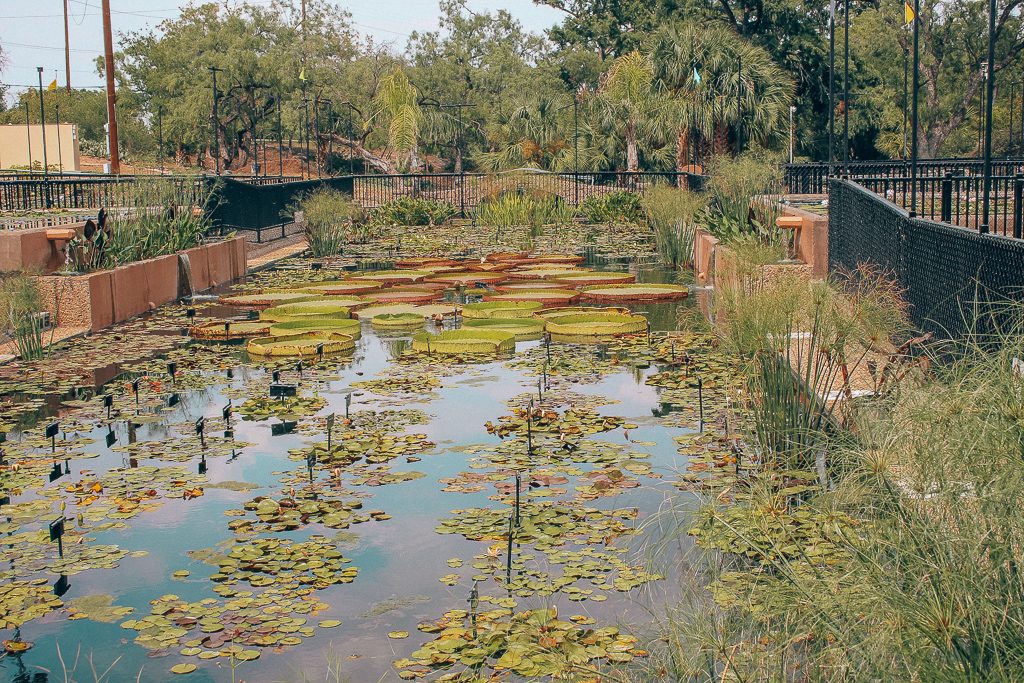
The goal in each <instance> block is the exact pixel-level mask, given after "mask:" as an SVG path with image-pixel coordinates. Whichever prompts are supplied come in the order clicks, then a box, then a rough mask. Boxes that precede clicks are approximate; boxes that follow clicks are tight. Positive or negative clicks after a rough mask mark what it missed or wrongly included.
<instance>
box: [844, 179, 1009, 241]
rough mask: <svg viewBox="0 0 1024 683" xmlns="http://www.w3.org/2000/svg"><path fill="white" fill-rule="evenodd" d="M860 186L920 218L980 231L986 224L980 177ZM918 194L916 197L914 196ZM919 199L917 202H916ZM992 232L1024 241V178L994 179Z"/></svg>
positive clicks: (867, 181) (880, 181) (866, 182)
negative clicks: (1023, 235)
mask: <svg viewBox="0 0 1024 683" xmlns="http://www.w3.org/2000/svg"><path fill="white" fill-rule="evenodd" d="M856 182H857V184H859V185H861V186H862V187H865V188H867V189H868V190H871V191H872V192H874V193H875V194H878V195H881V196H882V197H885V198H886V199H888V200H889V201H891V202H893V203H894V204H896V205H898V206H900V207H902V208H903V209H906V210H907V211H910V210H911V209H912V208H913V209H914V210H915V212H916V214H917V216H919V217H921V218H928V219H931V220H936V221H940V222H943V223H949V224H952V225H957V226H960V227H963V228H971V229H974V230H980V228H981V226H982V224H983V223H984V222H985V220H984V219H985V216H984V194H985V178H984V177H983V176H978V175H968V176H964V175H953V174H952V173H946V174H945V175H944V176H939V177H935V176H929V177H922V178H918V179H917V182H916V183H914V186H913V189H912V187H911V181H910V178H901V177H881V178H870V177H869V178H857V179H856ZM915 194H916V197H915V196H914V195H915ZM915 199H916V201H914V200H915ZM987 227H988V232H991V233H992V234H997V235H1003V236H1006V237H1014V238H1017V239H1021V237H1022V228H1024V175H1020V174H1017V175H1012V176H1007V175H1000V176H993V177H992V185H991V189H990V193H989V217H988V224H987Z"/></svg>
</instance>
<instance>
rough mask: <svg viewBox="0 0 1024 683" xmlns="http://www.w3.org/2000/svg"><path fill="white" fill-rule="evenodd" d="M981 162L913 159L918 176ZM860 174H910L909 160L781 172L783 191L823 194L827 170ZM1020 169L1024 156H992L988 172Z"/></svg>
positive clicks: (971, 170)
mask: <svg viewBox="0 0 1024 683" xmlns="http://www.w3.org/2000/svg"><path fill="white" fill-rule="evenodd" d="M983 168H984V162H983V161H982V160H981V159H926V160H921V161H918V162H917V175H918V177H919V178H942V177H944V176H945V175H947V174H952V175H953V176H961V177H969V176H978V177H980V176H981V175H982V171H983ZM830 169H831V173H832V175H840V176H841V175H846V176H847V177H850V178H854V179H856V180H858V181H859V180H860V179H861V178H876V179H879V178H888V179H895V178H910V162H909V161H902V160H895V161H893V160H889V161H851V162H850V163H849V164H848V165H847V167H846V168H845V169H844V168H843V165H842V163H835V164H832V165H831V166H830V165H829V164H828V163H827V162H820V161H816V162H812V163H805V164H787V165H786V169H785V173H784V176H783V182H784V184H785V186H786V191H787V192H789V193H790V194H826V193H827V192H828V178H829V173H830ZM1022 171H1024V159H1019V158H1018V159H993V160H992V175H995V176H1006V177H1012V176H1014V175H1016V174H1017V173H1021V172H1022Z"/></svg>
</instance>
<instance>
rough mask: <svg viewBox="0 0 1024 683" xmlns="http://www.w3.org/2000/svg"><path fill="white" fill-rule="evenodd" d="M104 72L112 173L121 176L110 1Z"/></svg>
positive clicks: (105, 10) (105, 28)
mask: <svg viewBox="0 0 1024 683" xmlns="http://www.w3.org/2000/svg"><path fill="white" fill-rule="evenodd" d="M103 70H104V71H105V72H106V77H107V126H108V131H109V132H108V135H109V137H108V144H109V145H110V172H111V173H113V174H114V175H121V155H120V153H119V151H118V149H119V148H118V143H117V111H116V108H115V106H114V104H115V102H116V101H117V94H116V92H115V91H114V36H113V34H112V33H111V30H110V0H103Z"/></svg>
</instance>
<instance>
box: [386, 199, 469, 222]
mask: <svg viewBox="0 0 1024 683" xmlns="http://www.w3.org/2000/svg"><path fill="white" fill-rule="evenodd" d="M456 213H457V211H456V209H455V207H454V206H452V205H451V204H449V203H447V202H439V201H434V200H432V199H417V198H415V197H399V198H398V199H393V200H391V201H390V202H388V203H387V204H384V205H383V206H379V207H377V208H376V209H373V210H372V211H371V212H370V221H371V222H372V223H373V224H375V225H442V224H444V223H447V222H448V221H450V220H451V219H452V218H454V217H455V214H456Z"/></svg>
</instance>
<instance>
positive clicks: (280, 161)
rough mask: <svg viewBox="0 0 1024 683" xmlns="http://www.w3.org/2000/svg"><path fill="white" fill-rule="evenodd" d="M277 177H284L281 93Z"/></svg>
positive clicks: (279, 96) (279, 97) (278, 95)
mask: <svg viewBox="0 0 1024 683" xmlns="http://www.w3.org/2000/svg"><path fill="white" fill-rule="evenodd" d="M277 175H278V176H279V177H281V178H283V177H284V139H283V138H282V131H281V93H280V92H278V93H277Z"/></svg>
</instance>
